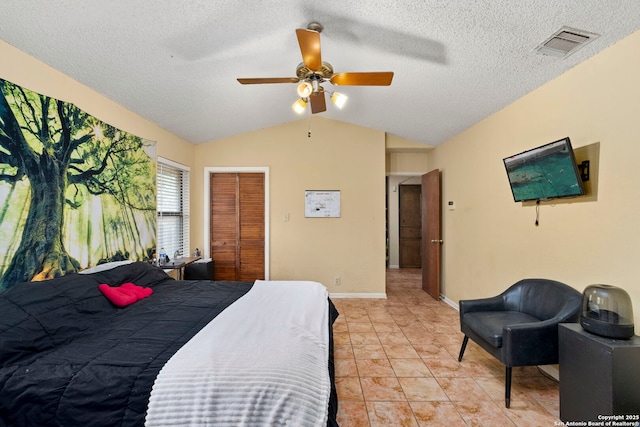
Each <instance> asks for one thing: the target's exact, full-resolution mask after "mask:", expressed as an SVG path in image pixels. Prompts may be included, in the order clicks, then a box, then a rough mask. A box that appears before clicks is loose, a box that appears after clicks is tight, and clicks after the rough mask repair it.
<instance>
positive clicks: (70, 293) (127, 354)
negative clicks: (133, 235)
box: [0, 263, 251, 426]
mask: <svg viewBox="0 0 640 427" xmlns="http://www.w3.org/2000/svg"><path fill="white" fill-rule="evenodd" d="M126 282H132V283H134V284H136V285H140V286H148V287H151V288H153V295H151V296H150V297H148V298H145V299H143V300H140V301H138V302H136V303H134V304H133V305H130V306H128V307H125V308H117V307H115V306H114V305H112V304H111V303H110V302H109V301H108V300H107V299H106V298H105V297H104V296H103V295H102V293H101V292H100V291H99V290H98V285H99V284H101V283H107V284H109V285H112V286H117V285H120V284H122V283H126ZM250 288H251V284H250V283H239V282H208V281H176V280H173V279H171V278H170V277H168V276H167V275H166V274H165V273H164V272H163V271H162V270H160V269H158V268H156V267H153V266H151V265H148V264H145V263H133V264H130V265H126V266H121V267H117V268H115V269H112V270H108V271H104V272H100V273H94V274H87V275H82V274H70V275H67V276H63V277H60V278H57V279H53V280H48V281H44V282H33V283H23V284H20V285H17V286H13V287H12V288H10V289H9V290H7V291H6V292H4V293H2V294H0V366H1V367H0V425H1V424H2V422H4V424H6V425H8V426H90V425H96V426H98V425H99V426H142V425H143V424H144V416H145V412H146V409H147V403H148V399H149V394H150V392H151V387H152V385H153V381H154V379H155V377H156V375H157V374H158V372H159V371H160V369H161V368H162V366H163V365H164V364H165V362H166V361H167V360H168V359H169V358H170V357H171V355H173V353H175V352H176V351H177V350H178V349H179V348H180V347H181V346H182V345H183V344H184V343H185V342H186V341H188V340H189V339H190V338H191V337H192V336H193V335H195V334H196V333H197V332H198V331H199V330H200V329H201V328H202V327H203V326H204V325H206V324H207V323H208V322H209V321H210V320H211V319H213V318H214V317H215V316H216V315H217V314H218V313H220V312H221V311H222V310H224V309H225V307H227V306H229V305H230V304H231V303H233V302H234V301H235V300H237V299H238V298H240V297H241V296H242V295H244V294H245V293H246V292H247V291H248V290H249V289H250Z"/></svg>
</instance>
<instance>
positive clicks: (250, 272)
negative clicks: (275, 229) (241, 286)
mask: <svg viewBox="0 0 640 427" xmlns="http://www.w3.org/2000/svg"><path fill="white" fill-rule="evenodd" d="M209 180H210V195H209V200H210V208H209V209H210V219H209V221H210V222H209V223H210V233H211V235H210V236H209V241H210V242H211V248H210V249H211V252H210V253H211V257H212V258H213V260H214V262H215V269H214V271H215V280H231V281H254V280H256V279H264V276H265V273H264V272H265V268H264V255H265V252H264V251H265V245H264V239H265V229H264V227H265V225H264V223H265V212H264V191H265V187H264V174H262V173H212V174H210V177H209Z"/></svg>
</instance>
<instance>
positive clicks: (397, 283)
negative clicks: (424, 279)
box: [333, 269, 559, 427]
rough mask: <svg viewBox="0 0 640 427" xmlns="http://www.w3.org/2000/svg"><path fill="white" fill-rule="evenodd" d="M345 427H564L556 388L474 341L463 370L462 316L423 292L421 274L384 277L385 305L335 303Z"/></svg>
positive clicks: (364, 301) (534, 371) (397, 272)
mask: <svg viewBox="0 0 640 427" xmlns="http://www.w3.org/2000/svg"><path fill="white" fill-rule="evenodd" d="M333 302H334V304H335V305H336V307H337V308H338V311H340V317H339V318H338V320H337V321H336V323H335V324H334V328H333V330H334V342H335V364H336V387H337V391H338V399H339V410H338V422H339V423H340V426H341V427H360V426H363V427H365V426H366V427H369V426H371V427H378V426H393V427H398V426H427V425H428V426H438V425H442V426H458V425H461V426H464V425H469V426H492V427H495V426H535V427H541V426H554V425H559V418H558V416H559V389H558V383H557V382H555V381H554V380H552V379H549V378H547V377H546V376H544V375H543V374H542V373H541V372H540V371H539V370H538V368H536V367H524V368H514V369H513V383H512V390H511V408H510V409H506V408H505V407H504V365H502V364H500V363H499V362H498V361H497V360H495V359H494V358H493V357H492V356H490V355H489V354H488V353H486V352H485V351H484V350H482V349H481V348H480V347H478V346H477V345H476V344H475V343H473V342H471V341H469V345H468V346H467V350H466V352H465V355H464V358H463V359H462V362H461V363H458V360H457V358H458V353H459V351H460V344H461V343H462V337H463V335H462V333H461V332H460V327H459V318H458V312H457V311H456V310H455V309H453V308H452V307H450V306H449V305H447V304H446V303H444V302H442V301H435V300H433V299H432V298H431V297H429V296H428V295H427V294H426V293H424V292H423V291H422V290H421V288H420V270H416V269H390V270H387V299H386V300H384V299H334V300H333Z"/></svg>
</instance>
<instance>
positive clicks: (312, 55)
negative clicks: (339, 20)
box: [296, 28, 322, 71]
mask: <svg viewBox="0 0 640 427" xmlns="http://www.w3.org/2000/svg"><path fill="white" fill-rule="evenodd" d="M296 35H297V36H298V44H299V45H300V53H302V62H303V63H304V65H306V66H307V68H309V69H310V70H311V71H318V70H319V69H320V68H322V55H321V54H320V33H319V32H317V31H313V30H305V29H302V28H298V29H297V30H296Z"/></svg>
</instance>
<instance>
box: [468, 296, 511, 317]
mask: <svg viewBox="0 0 640 427" xmlns="http://www.w3.org/2000/svg"><path fill="white" fill-rule="evenodd" d="M458 306H459V307H460V316H462V315H463V314H464V313H471V312H474V311H503V310H505V304H504V299H503V298H502V295H498V296H495V297H490V298H481V299H472V300H460V303H459V304H458Z"/></svg>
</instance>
